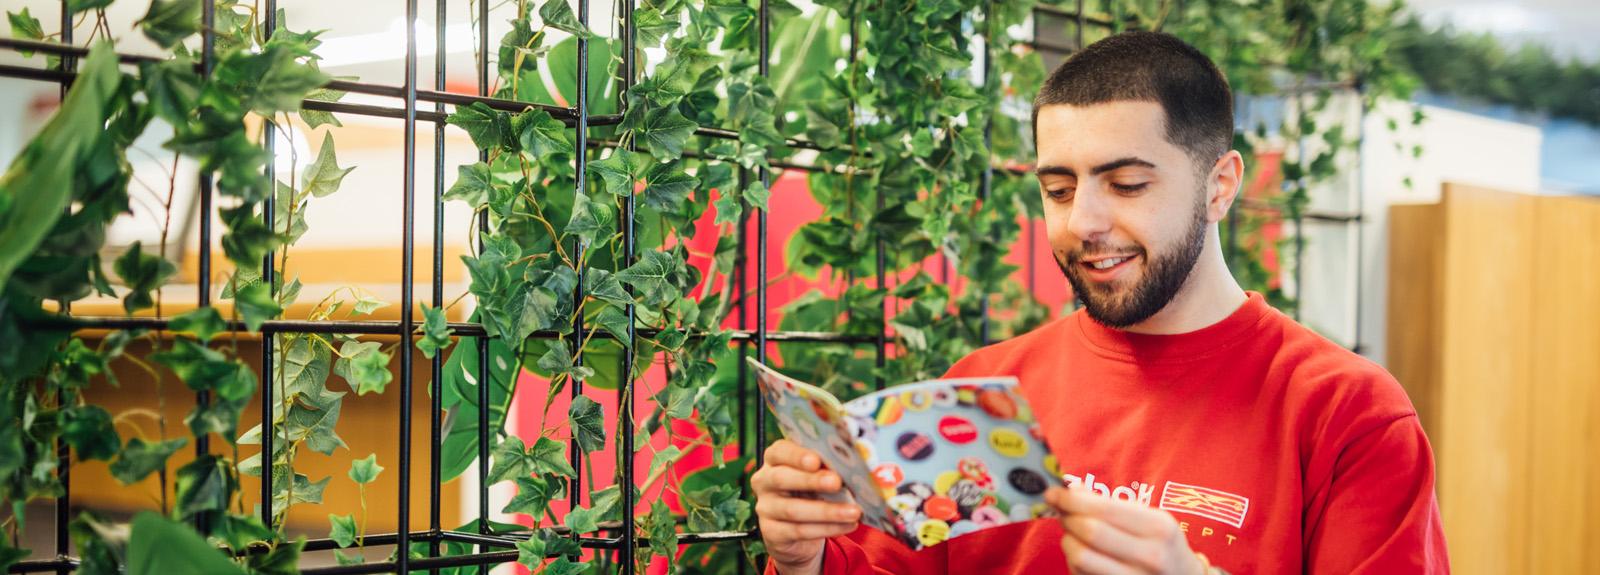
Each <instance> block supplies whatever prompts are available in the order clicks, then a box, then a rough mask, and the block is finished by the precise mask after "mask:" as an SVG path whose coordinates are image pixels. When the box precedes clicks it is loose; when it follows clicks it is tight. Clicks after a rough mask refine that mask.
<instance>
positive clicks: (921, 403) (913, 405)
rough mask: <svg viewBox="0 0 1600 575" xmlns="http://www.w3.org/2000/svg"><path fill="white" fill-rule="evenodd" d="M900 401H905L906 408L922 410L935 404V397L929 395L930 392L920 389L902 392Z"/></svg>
mask: <svg viewBox="0 0 1600 575" xmlns="http://www.w3.org/2000/svg"><path fill="white" fill-rule="evenodd" d="M900 401H902V402H905V404H906V409H909V410H912V411H922V410H924V409H927V408H929V407H931V406H933V398H931V397H928V392H926V391H922V390H920V389H919V390H914V391H907V392H905V393H902V394H900Z"/></svg>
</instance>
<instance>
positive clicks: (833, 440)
mask: <svg viewBox="0 0 1600 575" xmlns="http://www.w3.org/2000/svg"><path fill="white" fill-rule="evenodd" d="M828 448H829V449H832V450H833V454H834V455H835V456H837V457H838V458H839V461H850V460H851V459H854V458H855V454H856V450H855V449H852V448H851V447H850V445H849V444H846V443H845V440H843V439H839V436H837V435H829V436H828Z"/></svg>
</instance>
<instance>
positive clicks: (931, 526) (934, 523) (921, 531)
mask: <svg viewBox="0 0 1600 575" xmlns="http://www.w3.org/2000/svg"><path fill="white" fill-rule="evenodd" d="M949 537H950V524H949V523H945V522H944V521H940V520H938V519H928V520H927V521H923V522H922V523H921V524H919V525H917V541H921V542H922V545H923V546H925V547H931V546H934V545H938V544H940V543H944V540H945V539H947V538H949Z"/></svg>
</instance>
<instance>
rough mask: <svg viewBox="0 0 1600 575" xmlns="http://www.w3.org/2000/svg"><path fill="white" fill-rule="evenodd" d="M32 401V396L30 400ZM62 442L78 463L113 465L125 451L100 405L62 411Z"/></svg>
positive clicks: (81, 406) (120, 438) (82, 406)
mask: <svg viewBox="0 0 1600 575" xmlns="http://www.w3.org/2000/svg"><path fill="white" fill-rule="evenodd" d="M30 398H31V396H30ZM60 418H61V439H62V440H65V441H66V442H67V445H70V446H72V450H73V451H74V452H76V453H77V454H78V459H79V460H89V459H99V460H103V461H110V460H111V458H112V457H114V456H116V455H117V452H118V451H121V448H122V437H121V436H119V435H117V428H116V426H113V425H112V424H111V414H110V413H109V412H107V411H106V410H105V409H104V408H101V407H100V406H97V405H80V406H78V407H70V408H67V409H63V410H61V414H60Z"/></svg>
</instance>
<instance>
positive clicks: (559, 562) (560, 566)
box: [543, 556, 595, 575]
mask: <svg viewBox="0 0 1600 575" xmlns="http://www.w3.org/2000/svg"><path fill="white" fill-rule="evenodd" d="M594 569H595V564H594V563H573V562H572V560H571V559H568V558H567V557H566V556H561V557H557V558H556V560H555V561H551V562H550V565H548V566H546V567H545V569H544V574H543V575H583V574H586V573H589V572H591V571H594Z"/></svg>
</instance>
